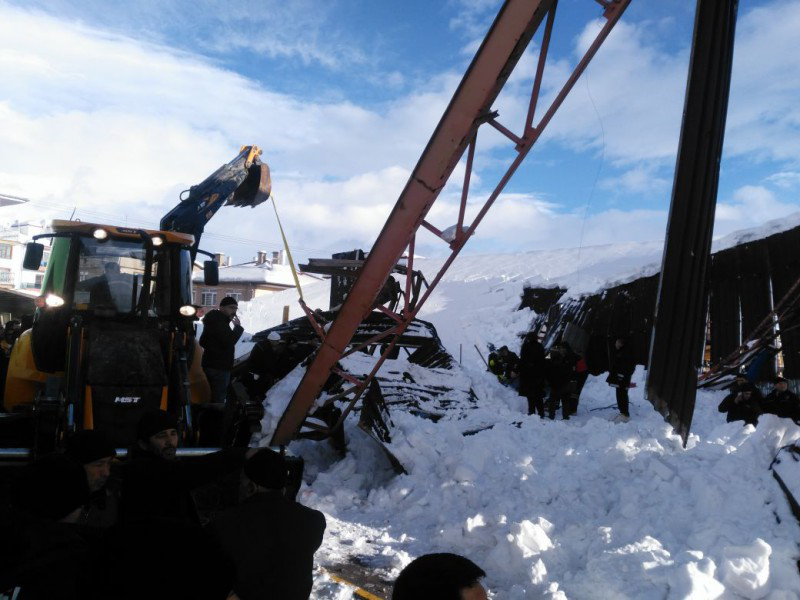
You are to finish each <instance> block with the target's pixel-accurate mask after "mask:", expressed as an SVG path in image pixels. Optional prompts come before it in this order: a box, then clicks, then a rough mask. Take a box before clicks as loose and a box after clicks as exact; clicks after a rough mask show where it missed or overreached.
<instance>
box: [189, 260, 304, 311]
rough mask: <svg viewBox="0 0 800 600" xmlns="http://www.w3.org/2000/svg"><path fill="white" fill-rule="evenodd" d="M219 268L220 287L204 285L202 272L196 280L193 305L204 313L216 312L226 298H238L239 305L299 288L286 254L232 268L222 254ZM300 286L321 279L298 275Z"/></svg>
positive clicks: (194, 276)
mask: <svg viewBox="0 0 800 600" xmlns="http://www.w3.org/2000/svg"><path fill="white" fill-rule="evenodd" d="M216 260H217V263H218V264H219V265H220V268H219V285H215V286H207V285H205V284H203V272H202V270H197V271H195V273H194V275H193V276H192V290H193V291H192V294H193V302H194V304H195V305H196V306H199V307H201V308H202V310H203V311H207V310H210V309H212V308H216V307H217V306H218V305H219V302H220V300H222V299H223V298H224V297H225V296H231V297H232V298H235V299H236V301H237V302H247V301H248V300H252V299H253V298H258V297H259V296H262V295H264V294H272V293H274V292H282V291H283V290H288V289H291V288H294V287H296V286H295V282H294V276H293V275H292V269H291V267H290V266H289V265H288V264H284V263H285V262H286V261H285V259H284V254H283V251H281V252H273V253H272V256H271V258H267V253H266V252H259V253H258V256H257V257H256V258H255V259H254V260H252V261H250V262H247V263H243V264H239V265H231V264H229V263H230V260H229V259H227V260H226V257H225V256H224V255H222V254H217V255H216ZM297 275H298V278H299V279H300V285H301V286H302V285H303V284H304V283H310V282H313V281H318V280H319V277H317V276H314V275H310V274H307V273H298V274H297Z"/></svg>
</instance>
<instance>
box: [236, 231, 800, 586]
mask: <svg viewBox="0 0 800 600" xmlns="http://www.w3.org/2000/svg"><path fill="white" fill-rule="evenodd" d="M785 223H786V221H784V222H783V224H785ZM764 232H768V233H774V232H775V231H774V230H771V229H770V227H769V226H765V228H763V229H762V232H761V234H760V235H763V233H764ZM755 235H759V233H758V232H756V233H752V232H751V233H749V234H748V233H746V232H745V233H740V234H738V238H736V239H748V237H747V236H755ZM750 239H752V238H750ZM723 245H724V244H723ZM580 254H581V258H580V264H581V267H580V272H578V269H577V264H578V263H577V255H578V251H577V250H565V251H562V252H555V251H548V252H530V253H524V254H517V255H510V256H483V257H461V258H459V259H458V260H457V261H456V263H455V264H454V265H453V268H452V269H451V270H450V271H449V272H448V274H447V275H446V277H445V278H444V279H443V281H442V282H441V284H440V285H439V286H438V287H437V290H436V291H435V293H434V294H433V295H432V297H431V299H430V300H429V302H428V304H427V305H426V306H425V307H424V310H423V312H422V314H421V317H422V318H424V319H426V320H429V321H431V322H432V323H433V324H434V325H435V326H436V328H437V330H438V332H439V334H440V336H441V338H442V341H443V343H444V344H445V346H446V347H447V348H448V349H449V350H450V352H451V353H452V354H453V355H454V356H455V357H456V358H458V356H459V350H460V351H461V355H462V357H463V368H464V371H465V376H466V377H468V378H469V380H470V381H471V384H472V388H473V390H474V391H475V393H476V395H477V396H478V398H479V408H478V409H476V410H474V411H472V412H470V413H469V414H466V415H464V416H462V417H461V419H467V420H470V419H472V420H474V422H475V424H476V425H480V426H485V424H486V422H487V418H489V419H491V422H493V423H494V426H493V427H491V428H489V429H485V430H483V431H480V432H479V433H477V434H474V435H469V436H464V435H462V433H461V432H462V431H465V430H468V429H469V427H468V425H469V423H465V422H464V421H463V420H462V421H460V422H454V421H448V420H445V419H443V420H442V421H440V422H439V423H436V424H434V423H432V422H430V421H427V420H424V419H422V418H418V417H415V416H412V415H409V414H405V413H393V418H394V422H395V431H394V439H393V443H392V448H393V451H394V452H395V453H396V454H397V455H398V456H400V457H401V458H402V460H403V464H404V466H405V467H406V468H407V470H408V472H409V473H408V474H407V475H401V476H395V475H394V473H393V471H392V470H391V468H390V465H389V464H388V461H387V460H386V458H385V457H384V456H383V454H382V453H381V452H380V451H379V448H378V447H377V445H376V444H375V442H374V441H373V440H371V439H370V438H368V437H367V436H366V435H364V434H363V433H362V432H361V431H360V430H359V429H358V428H357V427H355V420H354V419H351V420H350V422H349V423H348V425H347V429H346V431H347V434H348V437H349V448H350V453H349V454H348V456H347V457H346V458H344V459H339V458H338V456H336V455H334V454H333V453H332V451H330V450H329V449H328V447H327V446H326V445H325V444H318V443H313V442H301V443H295V444H293V447H292V449H293V451H294V452H295V453H298V454H301V455H303V456H304V457H305V458H306V460H307V485H306V486H304V488H303V489H302V490H301V492H300V496H299V500H300V501H301V502H303V503H305V504H308V505H310V506H313V507H315V508H318V509H320V510H322V511H324V512H325V514H326V516H327V518H328V531H327V533H326V537H325V541H324V542H323V546H322V548H321V549H320V551H319V552H318V553H317V563H318V564H319V565H336V564H341V563H347V562H356V563H358V564H360V565H367V567H368V568H370V569H372V570H374V571H377V572H379V573H380V574H382V575H383V576H384V577H385V578H386V579H387V580H391V579H392V578H393V577H394V576H396V575H397V573H398V572H399V570H400V569H402V567H403V566H404V565H405V564H407V563H408V562H409V561H410V560H411V559H413V558H414V557H416V556H419V555H421V554H424V553H428V552H442V551H450V552H456V553H460V554H463V555H465V556H468V557H469V558H471V559H472V560H474V561H475V562H476V563H478V564H479V565H480V566H482V567H483V568H484V569H485V570H486V572H487V574H488V576H487V578H486V584H487V587H488V588H489V589H490V590H491V592H492V594H493V596H492V597H494V598H501V599H512V600H517V599H523V598H525V599H528V598H572V599H583V598H590V599H604V598H608V599H612V598H613V599H618V598H637V599H638V598H641V599H650V598H670V599H673V598H674V599H678V598H693V599H698V600H699V599H711V598H723V599H735V598H770V599H773V600H778V599H788V598H798V597H800V576H798V568H797V560H798V557H800V551H798V542H800V526H798V524H797V521H796V520H795V519H794V517H793V516H792V515H791V512H790V510H789V507H788V504H787V502H786V500H785V499H784V497H783V494H782V492H781V491H780V489H779V488H778V486H777V484H776V483H775V481H774V479H773V477H772V474H771V472H770V471H769V470H768V467H769V465H770V462H771V461H772V458H773V457H774V455H775V453H776V451H777V450H778V448H779V447H781V446H782V445H784V444H787V443H790V442H792V441H794V440H796V439H798V438H800V428H799V427H797V426H796V425H794V424H793V423H792V422H791V421H789V420H781V419H778V418H777V417H772V416H768V417H763V418H762V419H761V421H760V423H759V425H758V427H757V428H753V427H752V426H747V427H742V426H741V425H739V424H736V423H731V424H727V423H725V419H724V415H721V414H720V413H718V412H717V404H718V403H719V401H720V400H721V395H720V393H718V392H717V393H714V392H700V393H699V394H698V399H697V409H696V412H695V417H694V420H693V424H692V427H693V432H692V434H691V436H690V439H689V443H688V444H687V446H686V448H683V447H682V445H681V441H680V438H679V437H677V436H676V435H674V434H673V433H672V431H671V428H670V427H669V425H667V424H666V423H665V422H664V421H663V419H662V418H661V416H660V415H658V414H657V413H655V412H654V411H653V410H652V407H651V406H650V404H649V403H647V401H646V400H644V399H643V397H642V391H641V390H642V389H643V380H644V373H643V372H642V370H641V368H640V369H639V370H638V371H637V373H636V375H635V377H634V381H636V382H638V386H637V387H636V388H634V389H632V391H631V402H632V419H631V421H630V422H629V423H626V424H614V423H611V422H610V421H609V419H610V418H611V417H613V416H614V415H615V414H616V411H615V409H614V408H613V405H614V394H613V390H612V389H611V388H609V387H608V386H607V385H606V384H605V383H604V379H603V378H602V377H600V378H590V379H589V381H588V383H587V385H586V387H585V388H584V391H583V393H582V396H581V403H580V407H579V410H578V415H577V417H573V418H572V419H571V420H569V421H561V420H556V421H549V420H540V419H539V418H538V417H529V416H527V415H526V414H525V411H524V409H525V403H524V399H522V398H520V397H519V396H517V395H515V393H514V392H513V390H510V389H509V388H506V387H503V386H502V385H500V384H499V383H498V382H497V381H496V379H495V378H493V377H492V376H491V375H489V374H488V373H487V372H486V371H485V367H484V366H483V363H482V362H481V359H480V357H479V356H478V354H477V352H476V351H475V349H474V348H473V344H474V345H477V346H478V347H479V348H481V350H484V349H485V345H486V343H487V342H493V343H496V344H507V345H509V346H510V347H511V348H512V349H518V347H519V337H518V335H519V334H520V333H521V332H523V331H525V330H526V328H527V326H528V324H529V323H530V321H531V319H532V317H533V313H531V312H530V311H529V310H522V311H517V310H515V309H516V308H517V306H518V304H519V299H520V294H521V291H522V287H523V285H525V284H526V283H527V284H529V285H537V286H539V285H548V284H552V285H556V284H558V285H562V286H566V287H568V288H570V291H571V292H573V293H575V292H578V291H595V290H596V289H598V288H601V287H604V286H607V285H610V284H612V283H614V282H618V281H626V280H630V279H633V278H635V277H637V276H639V275H641V274H652V273H653V272H655V271H657V270H658V264H659V262H660V255H661V244H659V243H652V244H625V245H620V246H606V247H601V248H590V249H587V248H584V249H583V250H582V251H580ZM426 263H427V264H426ZM432 263H433V261H420V263H419V264H418V265H417V266H418V267H419V268H421V269H423V271H424V272H425V273H426V275H432V274H433V272H434V269H435V267H436V266H438V265H433V264H432ZM429 278H430V277H429ZM304 292H305V294H306V301H307V302H308V304H309V305H310V306H312V307H314V306H321V307H323V308H325V307H327V294H328V289H327V285H326V284H323V283H321V284H315V285H314V286H312V287H311V288H309V289H306V290H304ZM292 294H293V292H282V293H281V294H275V295H273V296H270V297H267V298H259V299H258V300H256V301H254V302H252V303H249V304H247V305H242V309H241V313H242V321H243V323H244V325H245V327H246V328H247V329H248V331H251V332H255V331H259V330H261V329H264V328H266V327H268V326H271V325H274V324H277V323H278V322H279V320H280V316H281V312H282V307H283V305H284V304H292V305H294V304H295V302H296V300H295V299H294V298H291V296H292ZM294 296H295V298H296V294H294ZM295 316H299V309H298V312H295V313H293V315H292V317H295ZM287 393H290V392H287ZM476 428H477V427H476ZM312 597H313V598H318V599H322V598H325V599H333V598H336V599H344V598H351V597H355V596H353V593H352V590H350V589H349V588H347V587H346V586H342V585H341V584H338V583H335V582H333V581H331V580H330V579H329V578H328V577H327V576H326V575H325V574H324V572H323V571H320V572H319V573H318V575H317V577H316V580H315V591H314V595H313V596H312Z"/></svg>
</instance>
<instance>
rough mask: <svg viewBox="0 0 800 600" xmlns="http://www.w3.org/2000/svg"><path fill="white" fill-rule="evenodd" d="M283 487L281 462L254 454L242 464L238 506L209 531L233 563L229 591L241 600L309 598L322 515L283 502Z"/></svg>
mask: <svg viewBox="0 0 800 600" xmlns="http://www.w3.org/2000/svg"><path fill="white" fill-rule="evenodd" d="M286 482H287V468H286V464H285V461H284V460H283V457H282V456H281V455H280V454H278V453H277V452H273V451H272V450H270V449H268V448H262V449H260V450H258V452H256V453H255V454H254V455H253V456H251V457H250V458H249V459H248V460H247V461H246V462H245V463H244V468H243V469H242V475H241V481H240V488H239V493H240V503H239V505H238V506H235V507H232V508H229V509H227V510H225V511H222V512H221V513H219V514H218V515H217V517H216V518H215V519H214V521H213V522H212V523H211V525H210V526H209V527H210V530H211V532H212V533H213V534H214V535H216V536H217V538H218V539H219V540H220V541H221V543H222V547H223V548H224V549H225V550H226V551H227V552H228V553H229V554H230V555H231V556H232V557H233V559H234V562H235V563H236V567H237V576H236V583H235V585H234V588H233V589H234V591H235V592H236V594H237V595H238V596H239V597H240V598H241V599H242V600H256V599H258V598H281V600H307V598H308V597H309V594H310V593H311V585H312V576H311V574H312V569H313V565H314V552H316V550H317V548H319V547H320V544H322V536H323V533H324V532H325V525H326V524H325V516H324V515H323V514H322V513H321V512H319V511H316V510H312V509H310V508H307V507H305V506H303V505H301V504H298V503H297V502H294V501H293V500H290V499H288V498H286V496H285V495H284V493H283V490H284V488H285V486H286Z"/></svg>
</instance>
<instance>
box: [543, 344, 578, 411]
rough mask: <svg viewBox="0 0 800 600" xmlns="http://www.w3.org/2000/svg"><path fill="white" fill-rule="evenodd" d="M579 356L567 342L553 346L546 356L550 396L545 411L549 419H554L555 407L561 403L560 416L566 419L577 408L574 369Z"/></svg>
mask: <svg viewBox="0 0 800 600" xmlns="http://www.w3.org/2000/svg"><path fill="white" fill-rule="evenodd" d="M579 360H580V356H578V355H577V354H576V353H575V352H573V351H572V348H571V347H570V345H569V344H568V343H567V342H561V343H559V344H556V345H555V346H553V347H552V348H551V350H550V354H549V356H548V358H547V381H548V383H549V384H550V398H548V401H547V412H548V415H547V416H548V417H549V418H550V419H555V416H556V409H557V408H558V405H559V403H560V404H561V417H562V418H563V419H564V420H568V419H569V418H570V416H571V415H573V414H574V413H575V412H576V411H577V409H578V402H577V396H576V391H577V389H578V372H577V370H576V367H577V364H578V361H579Z"/></svg>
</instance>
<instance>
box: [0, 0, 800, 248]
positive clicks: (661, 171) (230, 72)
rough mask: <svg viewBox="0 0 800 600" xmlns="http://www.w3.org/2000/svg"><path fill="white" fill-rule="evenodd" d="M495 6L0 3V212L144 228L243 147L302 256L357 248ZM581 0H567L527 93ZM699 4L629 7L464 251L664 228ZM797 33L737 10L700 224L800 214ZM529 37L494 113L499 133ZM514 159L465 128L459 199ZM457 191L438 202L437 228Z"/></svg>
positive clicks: (559, 71) (521, 76)
mask: <svg viewBox="0 0 800 600" xmlns="http://www.w3.org/2000/svg"><path fill="white" fill-rule="evenodd" d="M499 6H500V3H499V2H497V1H495V0H446V1H441V2H422V1H409V2H401V3H399V2H363V1H357V0H348V1H336V0H328V1H325V2H322V1H320V0H315V1H312V0H302V1H294V2H288V1H287V2H277V1H274V2H273V1H268V0H260V1H255V0H254V1H251V2H237V3H235V4H234V3H229V2H212V1H199V2H198V1H195V2H188V1H181V0H175V1H172V2H156V1H154V0H140V1H138V2H128V3H124V2H109V1H104V2H101V1H99V0H73V1H69V0H59V1H54V0H53V1H48V0H28V1H26V2H24V3H23V2H14V1H11V2H4V1H2V0H0V75H2V78H3V81H4V85H3V86H2V88H0V192H2V193H7V194H13V195H18V196H23V197H27V198H30V199H31V204H30V205H29V206H27V207H22V208H14V209H9V208H6V209H2V210H3V211H5V214H3V215H0V220H4V221H7V220H9V219H14V218H65V217H68V216H69V215H70V214H71V213H72V212H73V210H75V216H76V217H77V218H80V219H82V220H85V221H99V222H127V223H129V224H132V225H145V226H155V225H156V224H157V223H158V221H159V218H160V216H161V215H162V214H164V213H165V212H166V211H167V210H168V209H169V208H170V207H171V206H172V205H173V204H174V203H175V202H176V201H177V195H178V193H179V192H180V191H181V190H182V189H185V188H187V187H189V185H191V184H193V183H197V182H199V181H200V180H202V179H203V178H204V177H205V176H206V175H208V174H209V173H210V172H211V171H213V170H214V169H215V168H216V167H217V166H219V165H220V164H222V163H224V162H226V161H228V160H229V159H231V158H232V157H233V156H234V155H235V154H236V152H237V150H238V148H239V146H240V145H241V144H249V143H255V144H257V145H259V146H260V147H261V148H263V150H264V158H265V160H266V161H267V162H268V163H269V164H270V166H271V167H272V170H273V184H274V192H275V196H276V198H277V200H278V206H279V210H280V212H281V217H282V219H283V221H284V225H285V226H286V228H287V233H288V235H289V239H290V242H291V244H292V247H293V251H294V252H295V254H296V255H298V257H300V258H304V257H309V256H326V255H328V254H330V253H331V252H334V251H340V250H345V249H349V248H353V247H362V248H369V246H370V245H371V244H372V242H373V241H374V239H375V237H376V236H377V233H378V232H379V231H380V228H381V226H382V224H383V222H384V220H385V219H386V217H387V216H388V214H389V212H390V210H391V208H392V206H394V203H395V201H396V199H397V196H398V194H399V192H400V190H401V189H402V188H403V185H404V184H405V182H406V180H407V178H408V176H409V173H410V171H411V169H412V168H413V166H414V164H415V163H416V161H417V158H418V157H419V154H420V152H421V151H422V149H423V148H424V146H425V144H426V143H427V141H428V139H429V137H430V135H431V133H432V131H433V129H434V127H435V125H436V123H437V121H438V119H439V117H440V116H441V113H442V111H443V110H444V107H445V106H446V104H447V102H448V101H449V99H450V97H451V95H452V93H453V91H454V90H455V88H456V86H457V84H458V82H459V80H460V78H461V76H462V74H463V72H464V70H465V69H466V67H467V65H468V64H469V61H470V60H471V58H472V56H473V54H474V52H475V49H476V48H477V46H478V44H479V43H480V40H481V39H482V38H483V35H484V34H485V32H486V30H487V29H488V27H489V25H490V23H491V20H492V18H493V17H494V15H495V14H496V12H497V10H498V8H499ZM599 16H600V9H599V6H598V5H597V4H596V3H595V2H593V1H591V0H561V2H560V3H559V8H558V14H557V19H556V29H555V31H554V38H553V44H552V47H551V53H550V57H549V63H548V68H547V71H546V76H545V90H544V91H545V97H547V96H552V95H553V93H554V91H555V90H556V89H557V87H559V86H560V84H561V83H562V82H563V79H564V78H565V77H566V74H567V73H568V72H569V69H570V68H571V66H572V65H574V63H575V61H576V60H577V56H578V48H579V47H580V46H581V44H582V43H584V42H585V40H586V39H587V37H588V36H589V35H593V33H592V32H593V31H594V28H596V27H597V19H598V17H599ZM693 17H694V3H693V2H690V1H689V0H633V2H632V4H631V7H630V8H629V9H628V11H627V12H626V14H625V16H624V17H623V20H622V22H621V23H620V24H619V25H618V26H617V29H616V30H615V31H614V32H613V33H612V35H611V37H610V38H609V39H608V40H607V42H606V44H605V45H604V47H603V48H602V49H601V50H600V52H599V53H598V56H597V57H596V59H595V61H594V63H593V64H592V66H591V67H590V68H589V70H588V71H587V73H586V76H585V77H584V78H583V79H582V80H581V81H580V82H579V83H578V85H577V86H576V88H575V89H574V90H573V93H572V94H571V95H570V97H569V99H568V100H567V102H566V103H565V104H564V106H563V107H562V109H561V111H560V112H559V113H558V114H557V116H556V118H555V119H554V120H553V121H552V123H551V124H550V126H549V128H548V130H547V132H546V133H545V135H544V136H543V137H542V139H541V140H540V143H539V144H537V146H536V147H535V148H534V149H533V151H532V152H531V154H530V155H529V156H528V159H527V160H526V162H525V164H524V165H523V167H522V168H521V169H520V170H519V171H518V173H517V175H516V176H515V177H514V179H513V180H512V182H511V183H510V185H509V186H508V187H507V189H506V194H504V195H503V196H502V197H501V198H500V199H499V200H498V203H497V204H496V205H495V207H494V208H493V209H492V211H491V212H490V213H489V216H488V217H487V218H486V220H485V221H484V223H483V224H482V225H481V227H480V228H479V229H478V233H477V235H476V238H475V239H473V240H472V241H471V242H470V244H469V245H468V246H467V249H466V250H465V252H466V253H471V252H472V253H474V252H513V251H525V250H536V249H543V248H556V247H565V246H577V245H579V244H580V245H584V246H587V245H592V244H603V243H610V242H616V241H638V240H655V239H660V238H662V237H663V235H664V231H665V228H666V217H667V210H668V206H669V198H670V191H671V185H672V173H673V169H674V163H675V152H676V148H677V143H678V132H679V127H680V115H681V110H682V105H683V94H684V86H685V81H686V72H687V68H688V57H689V48H690V42H691V32H692V24H693ZM797 31H800V1H798V0H792V1H787V0H778V1H758V2H756V1H752V0H750V1H748V0H742V1H741V2H740V6H739V22H738V26H737V47H736V52H735V58H734V79H733V84H732V91H731V100H730V109H729V119H728V130H727V132H726V139H725V153H724V157H723V163H722V171H721V178H720V193H719V203H718V211H717V220H716V224H715V235H716V236H721V235H724V234H726V233H728V232H730V231H732V230H735V229H738V228H742V227H749V226H753V225H758V224H760V223H762V222H764V221H766V220H770V219H774V218H780V217H782V216H785V215H786V214H789V213H792V212H795V211H797V210H800V202H798V190H800V102H798V100H800V70H799V69H798V64H797V42H796V39H797ZM536 39H538V38H536ZM535 41H536V40H535ZM534 51H535V48H534V47H532V48H531V49H530V50H529V53H528V55H527V56H526V57H525V58H524V59H523V63H522V64H521V67H522V68H519V67H518V70H517V72H515V75H514V77H513V78H512V81H510V82H509V85H508V86H507V88H506V90H504V92H503V95H502V96H501V98H500V99H499V100H498V103H497V105H496V108H498V109H499V110H500V113H501V116H500V120H501V122H503V123H505V124H506V125H508V126H510V127H511V128H512V129H513V128H517V129H518V125H517V123H518V122H519V118H518V114H519V113H520V111H522V110H523V109H524V107H525V106H526V102H527V99H526V96H527V93H528V89H529V86H530V75H531V73H532V71H533V66H534V61H535V52H534ZM484 132H486V133H484ZM509 152H510V149H509V148H508V144H507V143H505V141H504V139H503V138H502V137H501V136H499V135H497V134H493V132H489V131H488V128H483V129H482V130H481V137H480V139H479V146H478V157H477V162H476V167H477V171H476V173H475V176H474V177H475V178H474V180H473V188H472V190H473V195H472V199H473V200H472V202H473V204H472V206H471V210H472V211H473V212H474V211H476V210H477V207H478V206H479V205H480V201H481V200H482V198H483V197H485V195H486V194H487V193H488V192H489V191H490V190H491V189H492V188H493V186H494V183H495V181H496V180H497V178H498V177H499V176H500V171H499V165H501V164H503V163H504V161H505V160H507V158H508V156H510V154H509ZM458 194H459V190H458V188H457V186H450V187H448V188H447V189H446V190H445V191H444V192H443V194H442V197H441V198H440V200H439V201H438V202H437V203H436V205H435V206H434V209H433V211H432V213H431V216H430V220H431V221H432V222H434V224H436V225H437V226H439V227H440V228H445V227H447V226H449V225H452V224H453V223H454V222H455V219H456V214H457V212H456V211H457V198H458ZM469 214H470V213H469V212H468V215H469ZM207 232H208V234H209V235H208V236H207V237H206V238H205V241H204V243H203V246H204V247H205V248H206V249H208V250H212V251H220V250H221V251H225V252H227V253H228V254H230V255H232V256H233V258H234V260H235V261H236V262H242V261H245V260H249V259H250V258H251V257H252V256H253V255H254V254H255V252H256V250H258V249H262V248H263V249H267V250H273V249H277V248H278V245H279V239H280V238H279V235H278V232H277V229H276V226H275V218H274V215H273V213H272V211H271V209H270V208H269V207H265V206H262V207H259V208H257V209H254V210H250V209H226V210H224V211H221V212H220V213H218V215H217V217H216V218H215V220H214V221H212V223H211V224H210V225H209V227H208V229H207ZM419 244H420V250H419V251H420V253H422V254H426V255H436V254H438V253H441V252H443V251H444V247H443V245H441V244H439V243H437V242H436V241H435V240H433V239H432V238H431V237H430V236H429V237H427V238H426V237H422V236H421V237H420V240H419Z"/></svg>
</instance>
